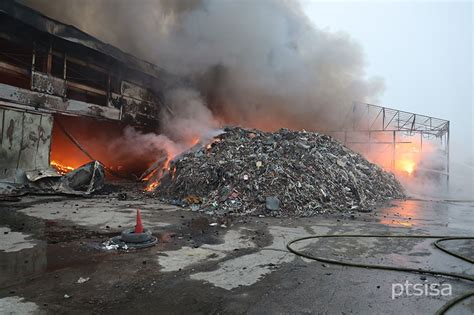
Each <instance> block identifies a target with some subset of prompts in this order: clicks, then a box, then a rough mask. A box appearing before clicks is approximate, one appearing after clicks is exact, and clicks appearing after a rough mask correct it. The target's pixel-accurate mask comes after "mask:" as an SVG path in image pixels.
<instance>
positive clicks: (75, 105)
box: [0, 83, 120, 120]
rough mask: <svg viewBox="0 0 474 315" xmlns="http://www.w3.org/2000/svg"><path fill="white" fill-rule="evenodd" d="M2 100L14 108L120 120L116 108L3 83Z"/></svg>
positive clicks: (1, 86)
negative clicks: (31, 108)
mask: <svg viewBox="0 0 474 315" xmlns="http://www.w3.org/2000/svg"><path fill="white" fill-rule="evenodd" d="M0 99H4V100H8V101H9V102H11V106H12V107H15V104H19V105H26V106H30V107H34V108H42V109H46V110H49V111H53V112H58V113H66V114H73V115H77V116H89V117H95V118H105V119H112V120H119V119H120V110H119V109H116V108H111V107H107V106H99V105H95V104H90V103H86V102H81V101H76V100H68V99H63V98H61V97H58V96H54V95H47V94H44V93H39V92H32V91H29V90H26V89H22V88H17V87H13V86H11V85H7V84H2V83H0ZM20 107H21V106H20Z"/></svg>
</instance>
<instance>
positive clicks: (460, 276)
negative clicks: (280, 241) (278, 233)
mask: <svg viewBox="0 0 474 315" xmlns="http://www.w3.org/2000/svg"><path fill="white" fill-rule="evenodd" d="M320 238H413V239H437V240H436V241H434V242H433V245H434V246H435V247H436V248H438V249H439V250H441V251H443V252H445V253H447V254H448V255H451V256H453V257H456V258H459V259H461V260H464V261H467V262H469V263H471V264H474V259H472V258H471V257H467V256H464V255H461V254H459V253H455V252H452V251H450V250H448V249H446V247H443V246H442V245H441V243H442V242H445V241H451V240H474V236H436V235H408V236H407V235H386V234H371V235H361V234H336V235H311V236H306V237H301V238H297V239H294V240H292V241H290V242H289V243H288V244H287V245H286V248H287V249H288V250H289V251H290V252H292V253H293V254H295V255H297V256H301V257H304V258H307V259H311V260H316V261H319V262H324V263H329V264H335V265H340V266H348V267H358V268H366V269H379V270H390V271H400V272H412V273H420V274H429V275H433V276H445V277H450V278H455V279H461V280H466V281H469V282H474V276H470V275H465V274H458V273H451V272H444V271H434V270H427V269H416V268H408V267H394V266H387V265H371V264H362V263H353V262H348V261H341V260H334V259H329V258H325V257H320V256H312V255H310V254H307V253H305V252H302V251H298V250H296V249H294V248H292V247H291V245H292V244H295V243H297V242H300V241H304V240H309V239H320ZM471 296H474V291H469V292H467V293H465V294H462V295H460V296H458V297H456V298H454V299H451V300H449V301H448V302H447V303H446V304H445V305H443V306H442V307H441V308H440V309H439V310H438V311H437V312H436V314H445V313H446V312H447V311H448V310H449V309H450V308H452V307H453V306H454V305H456V304H457V303H459V302H461V301H463V300H465V299H467V298H469V297H471Z"/></svg>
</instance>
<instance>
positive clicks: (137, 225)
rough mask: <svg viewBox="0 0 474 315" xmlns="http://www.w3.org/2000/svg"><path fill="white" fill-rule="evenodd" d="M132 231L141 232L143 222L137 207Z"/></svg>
mask: <svg viewBox="0 0 474 315" xmlns="http://www.w3.org/2000/svg"><path fill="white" fill-rule="evenodd" d="M133 232H134V233H143V224H142V215H141V214H140V210H139V209H137V224H136V225H135V231H133Z"/></svg>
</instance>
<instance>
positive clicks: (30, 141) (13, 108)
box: [0, 1, 172, 183]
mask: <svg viewBox="0 0 474 315" xmlns="http://www.w3.org/2000/svg"><path fill="white" fill-rule="evenodd" d="M0 16H1V18H0V43H1V44H0V47H1V48H0V161H1V163H0V172H1V173H0V179H1V180H2V181H3V182H11V183H16V182H18V181H19V179H18V178H19V177H22V175H19V174H26V176H27V177H28V180H30V181H31V180H35V179H38V178H40V177H43V176H47V175H48V174H50V173H51V174H52V173H54V172H50V171H52V169H51V168H50V164H51V163H52V157H53V156H54V155H55V154H57V152H56V151H58V150H64V148H65V147H67V146H68V145H69V146H76V147H77V146H78V145H79V146H80V144H79V143H74V138H72V137H71V135H70V134H69V133H68V129H69V128H73V127H74V126H76V125H78V124H80V123H81V121H82V122H87V123H86V124H88V125H89V126H93V125H94V123H95V124H97V122H100V123H101V124H104V126H106V127H105V128H106V129H107V131H109V130H121V129H123V127H124V126H125V125H132V126H136V127H141V128H149V127H153V128H157V126H158V116H159V112H160V110H161V109H162V108H163V96H162V91H163V89H164V87H165V86H166V84H169V82H171V81H172V77H171V76H170V75H169V74H167V73H165V71H163V70H162V69H160V68H159V67H157V66H155V65H153V64H150V63H148V62H145V61H142V60H139V59H138V58H135V57H134V56H131V55H129V54H126V53H124V52H122V51H120V50H119V49H117V48H115V47H113V46H111V45H108V44H106V43H103V42H101V41H100V40H98V39H96V38H94V37H92V36H90V35H88V34H86V33H84V32H82V31H80V30H79V29H77V28H75V27H73V26H70V25H66V24H63V23H61V22H58V21H56V20H53V19H51V18H49V17H46V16H44V15H42V14H40V13H39V12H37V11H35V10H32V9H30V8H28V7H26V6H23V5H20V4H18V3H15V2H13V1H2V2H1V3H0ZM167 82H168V83H167ZM89 128H92V127H89ZM104 131H105V130H104ZM55 138H56V139H55ZM55 142H56V143H67V144H65V145H56V146H55ZM75 150H77V148H75ZM62 154H63V155H69V156H73V155H82V156H84V157H85V158H86V160H87V158H89V159H88V160H89V161H90V160H91V156H87V155H88V154H87V152H79V151H76V152H72V151H70V152H68V151H66V152H63V153H62ZM74 166H75V167H77V166H78V165H74ZM58 167H60V166H59V165H58Z"/></svg>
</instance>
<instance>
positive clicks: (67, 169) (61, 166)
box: [49, 160, 75, 175]
mask: <svg viewBox="0 0 474 315" xmlns="http://www.w3.org/2000/svg"><path fill="white" fill-rule="evenodd" d="M49 164H50V165H51V166H52V167H53V168H54V169H55V170H56V171H57V172H58V173H59V174H61V175H64V174H67V173H69V172H70V171H74V170H75V168H74V167H72V166H69V165H64V164H61V163H59V162H58V161H55V160H51V162H50V163H49Z"/></svg>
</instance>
